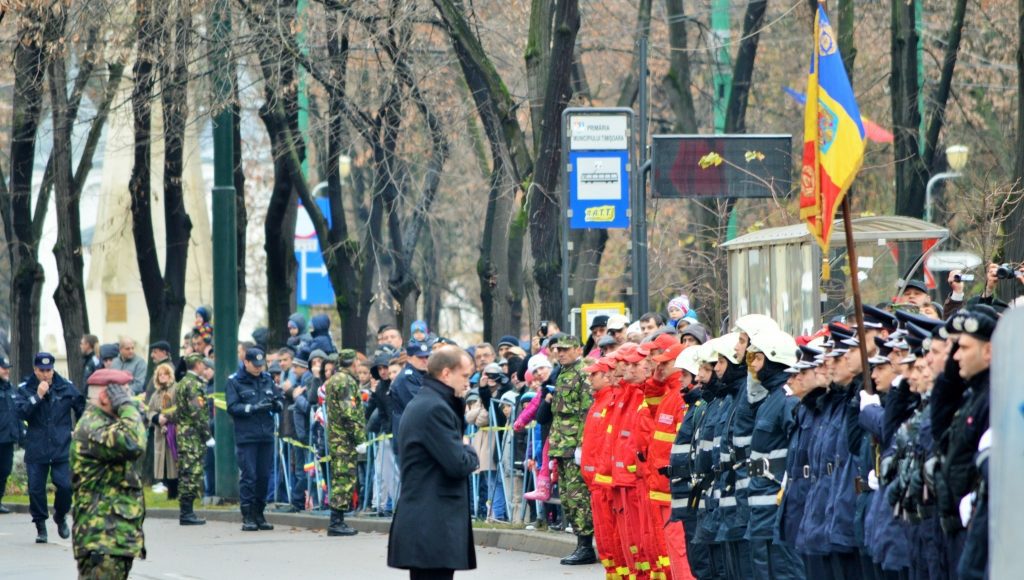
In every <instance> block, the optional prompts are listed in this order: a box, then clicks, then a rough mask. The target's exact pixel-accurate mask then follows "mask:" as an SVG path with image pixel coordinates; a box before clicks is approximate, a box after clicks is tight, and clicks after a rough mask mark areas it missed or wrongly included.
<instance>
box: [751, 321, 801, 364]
mask: <svg viewBox="0 0 1024 580" xmlns="http://www.w3.org/2000/svg"><path fill="white" fill-rule="evenodd" d="M750 347H751V348H750V350H751V351H757V352H762V353H764V356H765V358H767V359H768V360H770V361H772V362H777V363H781V364H784V365H786V366H787V367H791V366H793V365H795V364H796V363H797V360H798V359H799V355H798V353H799V351H800V347H799V346H798V345H797V343H796V340H794V339H793V337H792V336H790V335H788V334H786V333H785V332H782V331H781V330H770V329H764V330H761V331H760V332H755V333H754V334H751V335H750Z"/></svg>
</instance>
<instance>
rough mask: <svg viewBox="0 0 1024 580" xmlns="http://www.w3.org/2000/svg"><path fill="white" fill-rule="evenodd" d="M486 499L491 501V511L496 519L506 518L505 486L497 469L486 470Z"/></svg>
mask: <svg viewBox="0 0 1024 580" xmlns="http://www.w3.org/2000/svg"><path fill="white" fill-rule="evenodd" d="M487 499H489V500H490V501H491V513H492V515H493V516H494V519H496V520H508V513H506V510H505V487H504V486H503V485H502V483H501V477H500V476H499V475H498V472H497V471H488V472H487Z"/></svg>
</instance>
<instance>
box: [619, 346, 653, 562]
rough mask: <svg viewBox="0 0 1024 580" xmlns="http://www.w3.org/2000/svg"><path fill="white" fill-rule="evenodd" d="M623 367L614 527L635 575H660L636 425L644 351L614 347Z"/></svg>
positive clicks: (640, 411)
mask: <svg viewBox="0 0 1024 580" xmlns="http://www.w3.org/2000/svg"><path fill="white" fill-rule="evenodd" d="M616 354H618V357H617V358H618V360H619V361H620V362H619V364H620V365H621V366H623V367H624V369H623V393H622V397H623V405H622V407H621V408H620V414H619V419H618V420H617V422H616V423H615V427H614V431H615V433H614V436H615V439H614V441H613V447H612V448H613V452H612V459H613V463H612V484H613V485H614V486H615V488H616V491H617V494H618V500H619V502H618V505H617V507H618V508H619V509H620V510H621V512H620V513H621V517H620V518H617V519H616V527H617V528H618V531H619V537H620V539H621V541H622V544H623V549H624V550H625V552H626V556H627V558H632V565H631V566H630V567H631V568H632V569H633V570H635V571H636V574H637V577H638V578H660V574H659V569H658V561H657V553H658V546H657V539H656V534H655V532H654V526H653V525H652V522H651V517H650V510H648V509H647V507H646V502H647V484H646V481H645V479H646V474H645V470H646V463H645V462H644V461H643V460H642V455H643V450H644V448H645V447H644V446H643V444H642V440H641V437H640V435H639V433H637V432H636V431H637V429H639V428H643V425H641V421H640V417H641V414H646V411H644V409H645V408H646V407H647V403H646V402H645V400H644V399H645V394H644V383H645V382H646V379H647V364H646V351H641V350H640V349H639V347H638V346H637V345H635V344H631V343H627V344H624V345H622V346H621V347H619V349H618V350H617V351H616Z"/></svg>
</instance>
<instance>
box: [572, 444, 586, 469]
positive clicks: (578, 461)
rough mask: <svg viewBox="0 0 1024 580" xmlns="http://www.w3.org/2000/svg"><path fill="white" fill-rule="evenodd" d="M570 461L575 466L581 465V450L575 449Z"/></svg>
mask: <svg viewBox="0 0 1024 580" xmlns="http://www.w3.org/2000/svg"><path fill="white" fill-rule="evenodd" d="M572 459H573V461H575V462H576V465H581V464H582V461H583V449H582V448H580V447H577V448H576V452H575V453H573V454H572Z"/></svg>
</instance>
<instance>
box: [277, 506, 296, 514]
mask: <svg viewBox="0 0 1024 580" xmlns="http://www.w3.org/2000/svg"><path fill="white" fill-rule="evenodd" d="M274 511H275V512H277V513H279V514H298V513H302V510H300V509H299V508H297V507H295V506H293V505H292V504H288V505H287V506H285V507H279V508H276V509H275V510H274Z"/></svg>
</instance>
